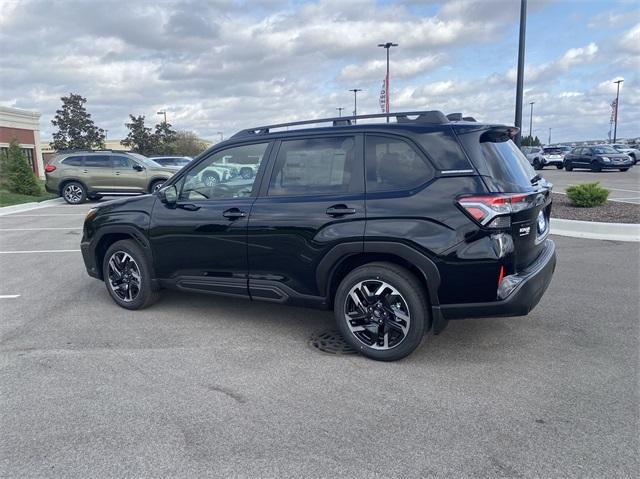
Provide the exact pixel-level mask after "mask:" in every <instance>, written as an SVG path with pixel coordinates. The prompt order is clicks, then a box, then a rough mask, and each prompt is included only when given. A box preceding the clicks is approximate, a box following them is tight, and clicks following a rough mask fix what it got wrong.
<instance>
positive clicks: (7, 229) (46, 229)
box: [0, 228, 82, 231]
mask: <svg viewBox="0 0 640 479" xmlns="http://www.w3.org/2000/svg"><path fill="white" fill-rule="evenodd" d="M81 229H82V228H0V231H54V230H81Z"/></svg>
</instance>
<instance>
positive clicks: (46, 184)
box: [44, 183, 60, 195]
mask: <svg viewBox="0 0 640 479" xmlns="http://www.w3.org/2000/svg"><path fill="white" fill-rule="evenodd" d="M44 189H45V190H47V193H53V194H54V195H58V194H60V191H58V189H57V188H53V187H51V186H49V183H45V184H44Z"/></svg>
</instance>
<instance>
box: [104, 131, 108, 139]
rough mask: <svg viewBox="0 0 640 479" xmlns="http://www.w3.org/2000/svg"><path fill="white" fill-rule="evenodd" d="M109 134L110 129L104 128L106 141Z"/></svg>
mask: <svg viewBox="0 0 640 479" xmlns="http://www.w3.org/2000/svg"><path fill="white" fill-rule="evenodd" d="M108 136H109V130H104V141H105V142H106V141H107V139H108Z"/></svg>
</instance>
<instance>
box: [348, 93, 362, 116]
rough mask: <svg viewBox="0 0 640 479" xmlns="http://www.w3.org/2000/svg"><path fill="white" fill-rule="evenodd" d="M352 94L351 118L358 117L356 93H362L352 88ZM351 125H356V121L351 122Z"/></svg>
mask: <svg viewBox="0 0 640 479" xmlns="http://www.w3.org/2000/svg"><path fill="white" fill-rule="evenodd" d="M349 91H352V92H353V116H358V92H359V91H362V89H361V88H352V89H351V90H349ZM353 123H354V124H355V123H356V120H353Z"/></svg>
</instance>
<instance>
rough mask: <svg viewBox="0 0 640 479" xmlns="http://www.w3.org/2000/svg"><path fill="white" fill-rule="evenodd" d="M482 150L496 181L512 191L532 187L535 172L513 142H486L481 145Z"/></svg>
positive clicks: (490, 172)
mask: <svg viewBox="0 0 640 479" xmlns="http://www.w3.org/2000/svg"><path fill="white" fill-rule="evenodd" d="M480 149H481V151H482V154H483V155H484V159H485V160H486V165H487V168H488V170H489V174H490V175H491V176H492V177H493V178H494V179H496V180H499V181H500V183H501V184H503V185H504V186H506V187H509V188H511V190H512V191H520V190H521V189H522V188H523V187H526V188H530V187H531V181H532V180H533V178H534V177H535V176H536V173H535V170H534V169H533V167H532V166H531V164H530V163H529V160H527V157H526V156H524V155H523V154H522V152H521V151H520V150H519V149H518V147H517V146H516V145H515V143H514V142H513V141H511V140H507V141H500V142H494V141H484V142H481V143H480Z"/></svg>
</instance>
